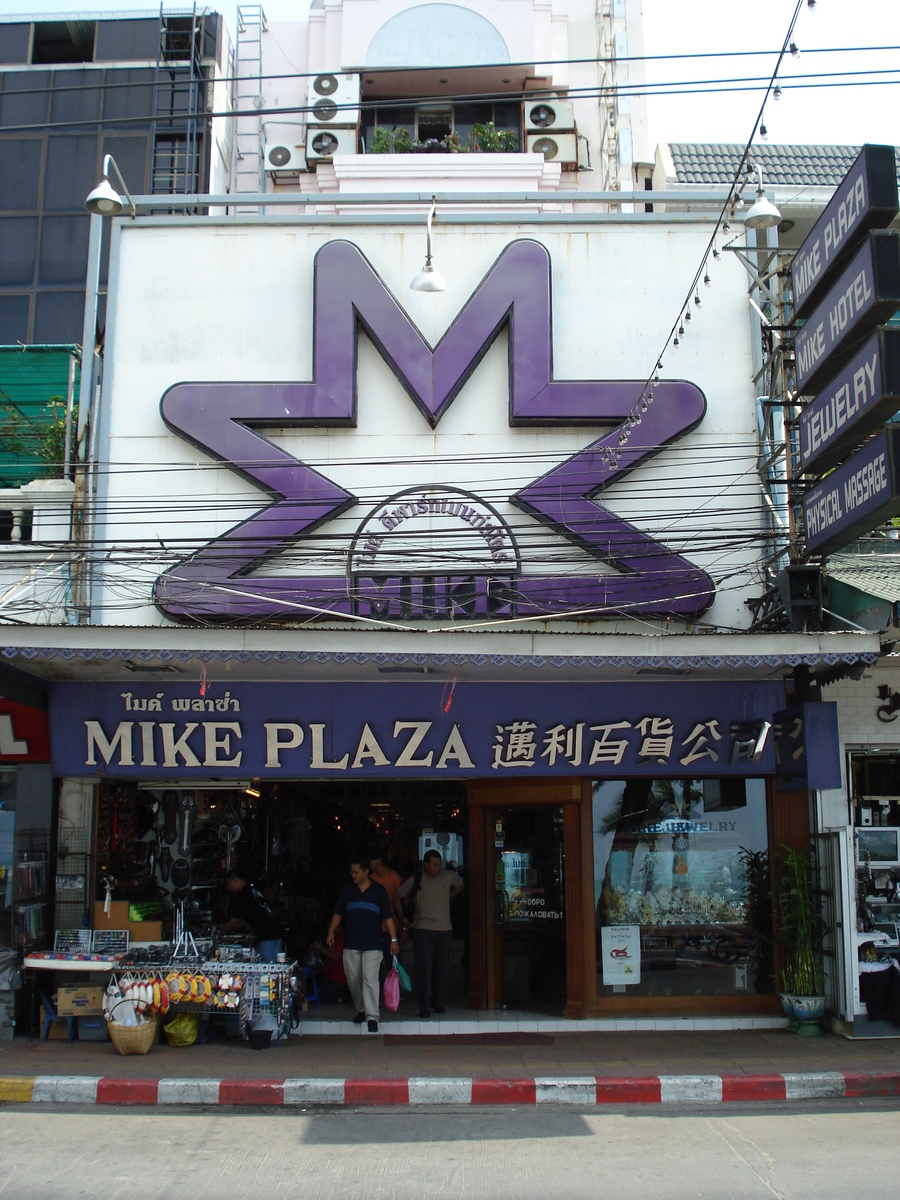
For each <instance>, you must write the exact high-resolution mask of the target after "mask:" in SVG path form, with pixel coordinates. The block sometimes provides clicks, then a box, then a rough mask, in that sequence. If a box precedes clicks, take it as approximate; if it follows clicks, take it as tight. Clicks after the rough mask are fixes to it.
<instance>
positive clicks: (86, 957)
mask: <svg viewBox="0 0 900 1200" xmlns="http://www.w3.org/2000/svg"><path fill="white" fill-rule="evenodd" d="M120 962H121V957H120V956H119V957H114V958H107V957H106V955H104V954H61V953H57V952H55V951H53V950H45V951H40V952H38V953H35V954H29V955H27V956H26V957H25V959H24V960H23V962H22V968H23V970H24V971H25V978H26V979H27V980H29V981H30V983H31V1004H30V1007H29V1010H28V1036H29V1037H30V1038H31V1039H32V1040H33V1039H34V1010H35V992H36V990H37V980H38V976H37V972H38V971H65V972H66V973H67V974H74V973H76V972H80V973H81V974H89V973H91V972H97V973H103V974H108V973H109V972H111V971H114V970H115V969H116V968H117V967H118V966H119V964H120Z"/></svg>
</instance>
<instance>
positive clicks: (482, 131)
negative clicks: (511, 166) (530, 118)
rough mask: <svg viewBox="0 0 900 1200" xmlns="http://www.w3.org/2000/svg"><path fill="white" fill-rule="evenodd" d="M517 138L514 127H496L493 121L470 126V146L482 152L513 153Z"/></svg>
mask: <svg viewBox="0 0 900 1200" xmlns="http://www.w3.org/2000/svg"><path fill="white" fill-rule="evenodd" d="M518 140H519V139H518V135H517V134H516V131H515V130H514V129H497V127H496V126H495V125H494V122H493V121H488V122H487V123H486V124H481V123H480V122H476V124H474V125H473V126H472V147H473V149H474V150H475V151H476V152H479V151H480V152H481V153H482V154H513V153H515V151H516V149H517V148H518Z"/></svg>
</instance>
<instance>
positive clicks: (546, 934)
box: [486, 805, 566, 1012]
mask: <svg viewBox="0 0 900 1200" xmlns="http://www.w3.org/2000/svg"><path fill="white" fill-rule="evenodd" d="M486 815H487V816H488V822H487V826H486V828H487V834H488V837H489V839H490V843H491V844H490V845H489V847H488V856H487V857H488V862H489V864H490V868H489V869H490V887H489V889H488V891H489V895H490V897H491V902H490V913H489V917H490V924H491V930H490V939H489V940H490V942H491V943H492V947H491V951H490V953H491V957H492V959H493V972H492V976H493V983H494V987H493V1006H494V1007H496V1008H516V1009H530V1010H540V1011H553V1012H557V1011H558V1012H561V1011H562V1008H563V1006H564V1004H565V1002H566V945H565V896H564V888H563V865H564V855H563V810H562V808H561V807H559V806H552V805H547V806H529V807H522V808H518V807H517V808H502V809H501V808H498V809H493V810H491V811H490V812H489V813H488V814H486Z"/></svg>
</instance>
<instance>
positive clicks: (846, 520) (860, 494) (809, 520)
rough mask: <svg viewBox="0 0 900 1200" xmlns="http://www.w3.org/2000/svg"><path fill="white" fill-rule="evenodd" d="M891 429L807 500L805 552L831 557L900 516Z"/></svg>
mask: <svg viewBox="0 0 900 1200" xmlns="http://www.w3.org/2000/svg"><path fill="white" fill-rule="evenodd" d="M898 438H900V428H888V429H885V430H884V432H882V433H880V434H879V435H878V437H876V438H873V439H872V441H871V442H869V444H868V445H867V446H865V447H863V449H862V450H860V451H859V453H858V454H854V455H853V457H852V458H850V459H848V460H847V462H845V463H844V465H843V466H841V467H838V468H837V469H836V470H834V471H832V473H831V474H830V475H828V476H827V477H826V478H825V479H823V480H822V482H821V483H819V484H817V485H816V487H814V488H813V489H812V490H811V491H809V492H807V494H806V495H805V496H804V497H803V519H804V523H805V526H806V550H807V553H809V554H828V553H830V552H831V551H832V550H836V549H837V548H838V546H844V545H846V544H847V542H852V541H853V539H854V538H857V537H860V536H862V534H865V533H869V532H870V531H871V530H873V529H875V528H876V527H877V526H878V525H880V524H881V523H882V522H883V521H887V520H889V519H890V518H891V517H894V516H897V514H898V513H900V498H898V497H900V488H898V481H897V474H896V472H897V453H898V450H900V446H898V443H897V439H898Z"/></svg>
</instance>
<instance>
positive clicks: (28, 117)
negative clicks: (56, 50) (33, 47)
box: [0, 71, 50, 132]
mask: <svg viewBox="0 0 900 1200" xmlns="http://www.w3.org/2000/svg"><path fill="white" fill-rule="evenodd" d="M0 87H2V91H0V128H3V129H11V128H13V127H15V126H18V125H41V124H43V123H44V122H45V121H46V120H47V107H48V100H49V91H50V72H49V71H8V72H6V73H5V74H4V75H3V76H2V79H0ZM35 132H41V131H40V130H36V131H35Z"/></svg>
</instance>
